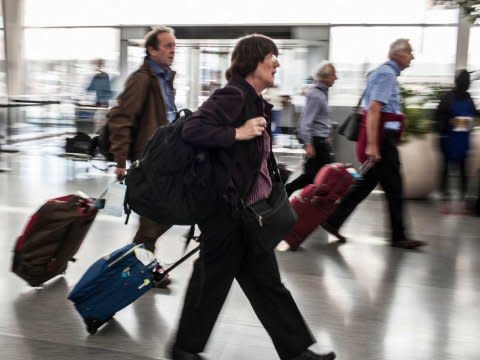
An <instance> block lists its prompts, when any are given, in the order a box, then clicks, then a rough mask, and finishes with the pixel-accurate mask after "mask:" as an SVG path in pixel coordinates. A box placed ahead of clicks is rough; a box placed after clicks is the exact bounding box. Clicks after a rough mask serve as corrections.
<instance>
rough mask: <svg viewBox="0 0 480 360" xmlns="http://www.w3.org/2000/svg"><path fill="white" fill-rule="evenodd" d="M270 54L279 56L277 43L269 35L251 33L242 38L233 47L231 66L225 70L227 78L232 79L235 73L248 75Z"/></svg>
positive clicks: (243, 75)
mask: <svg viewBox="0 0 480 360" xmlns="http://www.w3.org/2000/svg"><path fill="white" fill-rule="evenodd" d="M268 54H274V55H275V56H278V48H277V45H275V43H274V42H273V40H272V39H270V38H269V37H268V36H265V35H262V34H251V35H247V36H244V37H242V38H240V39H239V40H238V42H237V44H236V45H235V48H234V49H233V53H232V59H231V63H230V67H229V68H228V70H227V71H226V72H225V77H226V79H227V80H230V78H231V77H232V75H233V74H237V75H239V76H241V77H243V78H244V77H246V76H247V75H248V74H251V73H252V72H254V71H255V69H256V68H257V65H258V64H259V63H260V62H262V61H263V60H264V59H265V56H267V55H268Z"/></svg>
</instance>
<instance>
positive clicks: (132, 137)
mask: <svg viewBox="0 0 480 360" xmlns="http://www.w3.org/2000/svg"><path fill="white" fill-rule="evenodd" d="M174 77H175V74H174V76H173V77H172V81H171V82H170V83H169V86H170V87H171V89H172V94H175V91H174V89H173V78H174ZM166 124H167V113H166V108H165V103H164V100H163V95H162V90H161V89H160V84H159V81H158V78H157V76H156V75H155V74H154V72H153V71H152V69H151V67H150V65H149V64H148V61H147V58H145V60H144V62H143V65H142V66H141V67H140V68H139V69H138V70H137V71H135V72H134V73H133V74H132V75H130V76H129V78H128V79H127V81H126V83H125V89H124V90H123V92H122V93H121V94H120V95H119V96H118V98H117V105H116V106H115V107H113V108H112V109H111V110H110V111H109V113H108V129H109V131H110V152H111V153H112V154H113V158H114V161H116V163H117V166H118V167H119V168H125V162H126V160H127V159H129V160H137V159H139V158H140V157H141V155H142V151H143V148H144V147H145V144H146V143H147V140H148V139H149V138H150V137H151V136H152V135H153V134H154V133H155V132H156V131H157V129H158V128H159V127H160V126H163V125H166Z"/></svg>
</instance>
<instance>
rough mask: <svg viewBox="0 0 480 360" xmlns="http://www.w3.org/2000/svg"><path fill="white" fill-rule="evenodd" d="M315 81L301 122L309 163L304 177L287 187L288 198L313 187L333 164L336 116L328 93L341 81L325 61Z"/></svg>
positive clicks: (330, 65) (329, 63)
mask: <svg viewBox="0 0 480 360" xmlns="http://www.w3.org/2000/svg"><path fill="white" fill-rule="evenodd" d="M314 79H315V81H314V84H313V86H312V87H311V88H310V89H309V90H308V92H307V94H306V98H307V99H306V103H305V108H304V109H303V112H302V116H301V118H300V129H299V138H300V139H301V140H302V141H303V144H304V147H305V156H306V161H305V163H304V168H303V174H301V175H300V176H299V177H297V178H296V179H294V180H293V181H291V182H289V183H288V184H287V185H286V186H285V188H286V189H287V194H288V195H291V194H293V192H294V191H296V190H299V189H303V188H304V187H305V186H307V185H308V184H311V183H312V182H313V179H314V178H315V175H316V174H317V172H318V170H320V168H321V167H322V166H323V165H325V164H328V163H331V162H332V153H333V150H332V147H331V145H330V142H329V136H330V133H331V129H332V112H331V110H330V107H329V106H328V89H329V88H330V87H332V86H333V84H334V83H335V80H337V73H336V70H335V66H333V64H332V63H331V62H328V61H323V62H322V63H321V64H320V66H319V67H318V70H317V71H316V72H315V75H314Z"/></svg>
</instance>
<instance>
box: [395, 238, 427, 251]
mask: <svg viewBox="0 0 480 360" xmlns="http://www.w3.org/2000/svg"><path fill="white" fill-rule="evenodd" d="M425 245H427V243H426V242H425V241H420V240H400V241H394V242H392V247H396V248H401V249H407V250H413V249H416V248H418V247H421V246H425Z"/></svg>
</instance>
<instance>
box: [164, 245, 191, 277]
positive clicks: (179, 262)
mask: <svg viewBox="0 0 480 360" xmlns="http://www.w3.org/2000/svg"><path fill="white" fill-rule="evenodd" d="M198 250H200V245H198V246H197V247H196V248H195V249H193V250H191V251H189V252H188V253H186V254H185V255H183V256H182V257H181V258H180V259H178V260H177V261H175V262H174V263H173V264H172V265H170V266H169V267H168V268H167V269H165V271H164V272H163V275H167V274H168V273H169V272H171V271H172V270H173V269H175V268H176V267H177V266H178V265H180V264H181V263H183V262H184V261H185V260H187V259H188V258H189V257H190V256H192V255H193V254H195V253H196V252H197V251H198Z"/></svg>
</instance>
